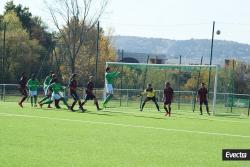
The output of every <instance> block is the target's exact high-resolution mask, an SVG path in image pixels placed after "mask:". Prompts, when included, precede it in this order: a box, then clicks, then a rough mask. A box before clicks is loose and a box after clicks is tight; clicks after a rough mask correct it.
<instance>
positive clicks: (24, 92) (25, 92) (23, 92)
mask: <svg viewBox="0 0 250 167" xmlns="http://www.w3.org/2000/svg"><path fill="white" fill-rule="evenodd" d="M19 91H20V93H21V94H22V95H23V96H28V92H27V90H26V88H19Z"/></svg>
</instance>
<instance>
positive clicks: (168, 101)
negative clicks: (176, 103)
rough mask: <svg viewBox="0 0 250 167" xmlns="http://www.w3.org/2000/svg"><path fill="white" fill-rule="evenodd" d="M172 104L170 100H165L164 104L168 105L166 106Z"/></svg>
mask: <svg viewBox="0 0 250 167" xmlns="http://www.w3.org/2000/svg"><path fill="white" fill-rule="evenodd" d="M171 103H172V101H171V100H170V99H165V100H164V104H166V105H167V104H171Z"/></svg>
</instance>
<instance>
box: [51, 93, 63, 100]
mask: <svg viewBox="0 0 250 167" xmlns="http://www.w3.org/2000/svg"><path fill="white" fill-rule="evenodd" d="M62 97H63V96H62V95H60V94H59V93H54V92H53V93H52V95H51V100H60V99H61V98H62Z"/></svg>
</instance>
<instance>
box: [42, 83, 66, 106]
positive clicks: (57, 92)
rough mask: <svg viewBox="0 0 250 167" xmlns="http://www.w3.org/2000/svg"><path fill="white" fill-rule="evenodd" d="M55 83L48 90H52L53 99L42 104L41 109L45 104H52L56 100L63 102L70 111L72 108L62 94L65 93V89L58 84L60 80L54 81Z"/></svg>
mask: <svg viewBox="0 0 250 167" xmlns="http://www.w3.org/2000/svg"><path fill="white" fill-rule="evenodd" d="M53 81H54V82H53V83H52V84H50V85H49V87H48V88H51V89H52V91H53V92H52V95H51V98H50V99H49V100H48V101H45V102H43V103H40V107H42V106H43V105H44V104H51V103H53V101H55V100H58V101H59V100H62V101H63V103H64V104H65V105H66V106H67V108H68V109H70V106H69V105H68V103H67V102H66V100H65V98H64V97H63V96H62V94H61V92H63V91H64V89H65V88H63V86H62V85H61V84H60V83H59V82H58V79H56V78H55V79H53Z"/></svg>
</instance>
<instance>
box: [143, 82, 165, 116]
mask: <svg viewBox="0 0 250 167" xmlns="http://www.w3.org/2000/svg"><path fill="white" fill-rule="evenodd" d="M141 95H145V96H146V98H145V99H144V101H143V103H142V106H141V109H140V111H143V108H144V106H145V104H146V103H147V102H148V101H150V100H152V101H153V102H154V103H155V106H156V108H157V110H158V111H160V108H159V105H158V103H157V99H156V97H155V95H156V92H155V90H154V88H153V87H152V85H151V84H148V85H147V88H146V89H145V90H144V92H142V93H141Z"/></svg>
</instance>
